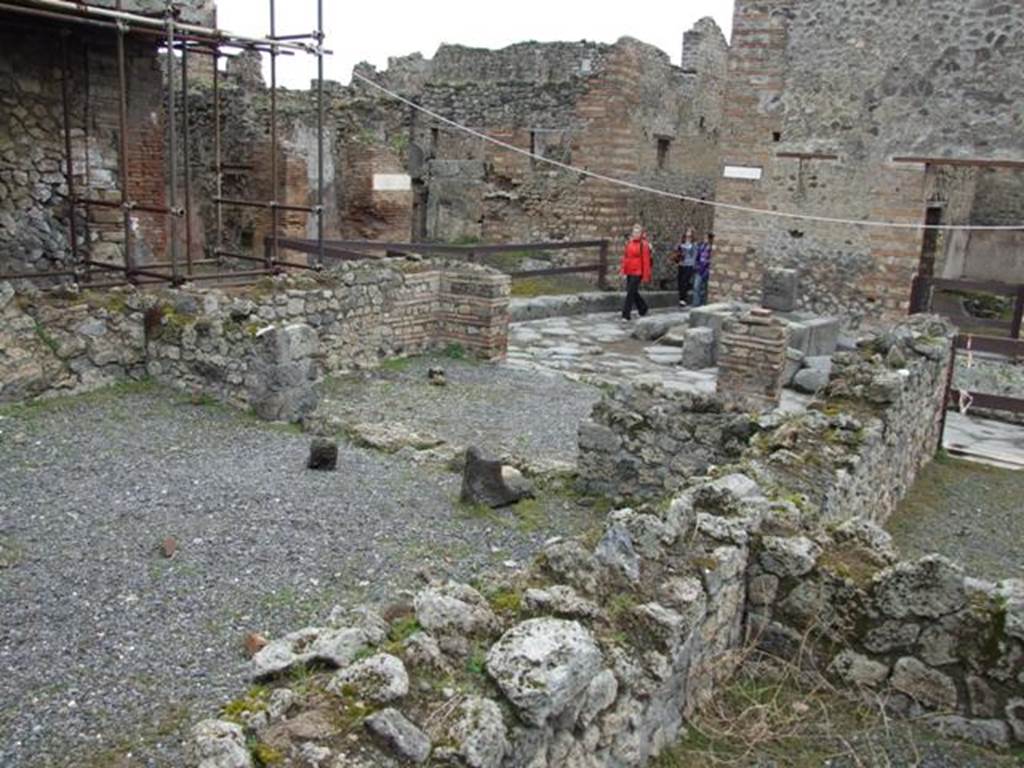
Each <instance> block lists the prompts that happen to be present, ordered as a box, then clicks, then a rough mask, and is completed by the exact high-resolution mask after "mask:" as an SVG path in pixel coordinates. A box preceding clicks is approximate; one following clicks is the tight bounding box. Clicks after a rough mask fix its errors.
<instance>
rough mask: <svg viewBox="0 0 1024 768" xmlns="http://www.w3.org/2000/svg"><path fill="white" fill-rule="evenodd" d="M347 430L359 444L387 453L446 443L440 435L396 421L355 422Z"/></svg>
mask: <svg viewBox="0 0 1024 768" xmlns="http://www.w3.org/2000/svg"><path fill="white" fill-rule="evenodd" d="M347 431H348V434H349V436H350V437H351V438H352V440H353V441H354V442H355V443H356V444H357V445H361V446H363V447H364V448H373V449H374V450H376V451H384V452H385V453H397V452H398V451H400V450H402V449H403V448H413V449H415V450H417V451H425V450H429V449H431V448H436V447H437V446H439V445H441V444H443V443H444V440H442V439H441V438H439V437H435V436H433V435H422V434H419V433H417V432H413V431H412V430H410V429H408V428H406V427H404V426H402V425H401V424H396V423H394V422H389V423H386V424H370V423H367V424H353V425H351V426H350V427H348V429H347Z"/></svg>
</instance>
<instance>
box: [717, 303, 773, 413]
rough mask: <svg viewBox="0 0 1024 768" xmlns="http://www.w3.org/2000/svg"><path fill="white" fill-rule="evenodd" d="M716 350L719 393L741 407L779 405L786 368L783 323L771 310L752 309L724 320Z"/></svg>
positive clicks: (761, 407)
mask: <svg viewBox="0 0 1024 768" xmlns="http://www.w3.org/2000/svg"><path fill="white" fill-rule="evenodd" d="M722 331H723V332H722V339H721V341H720V342H719V347H718V349H719V353H718V395H719V396H720V397H721V398H722V399H723V400H725V401H726V402H730V403H734V404H736V405H739V406H741V407H744V408H754V409H757V410H770V409H772V408H775V407H777V406H778V405H779V402H780V399H781V396H782V380H783V372H784V371H785V367H786V326H785V325H783V323H782V321H781V320H779V319H778V318H777V317H774V316H773V315H772V313H771V310H767V309H760V308H758V309H752V310H750V312H749V313H748V314H746V315H744V316H742V317H739V318H736V319H734V320H731V321H730V322H728V323H726V325H725V327H724V328H723V329H722Z"/></svg>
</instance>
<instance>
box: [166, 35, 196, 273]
mask: <svg viewBox="0 0 1024 768" xmlns="http://www.w3.org/2000/svg"><path fill="white" fill-rule="evenodd" d="M167 55H168V56H169V57H170V58H172V59H173V58H174V55H173V52H172V51H170V50H169V51H168V52H167ZM188 118H189V115H188V46H187V45H182V46H181V134H182V143H183V144H184V147H183V148H182V157H183V158H184V163H185V264H186V267H185V274H187V275H188V276H189V277H191V276H192V163H191V161H190V159H189V147H190V146H191V144H190V142H189V138H190V135H191V134H190V131H189V125H188Z"/></svg>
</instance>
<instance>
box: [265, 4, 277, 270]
mask: <svg viewBox="0 0 1024 768" xmlns="http://www.w3.org/2000/svg"><path fill="white" fill-rule="evenodd" d="M275 18H276V14H275V13H274V0H270V37H271V39H273V38H274V37H276V35H277V24H276V21H275ZM277 202H278V201H277V42H276V41H275V42H274V43H273V44H271V46H270V226H271V230H270V237H271V246H270V254H269V258H268V259H267V269H273V268H274V262H275V261H277V248H278V232H277V218H278V217H277Z"/></svg>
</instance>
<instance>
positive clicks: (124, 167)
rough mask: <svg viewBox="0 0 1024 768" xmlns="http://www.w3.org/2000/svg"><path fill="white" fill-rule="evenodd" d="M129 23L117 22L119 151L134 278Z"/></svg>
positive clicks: (129, 274) (128, 273) (127, 258)
mask: <svg viewBox="0 0 1024 768" xmlns="http://www.w3.org/2000/svg"><path fill="white" fill-rule="evenodd" d="M117 10H118V11H120V10H121V0H117ZM127 31H128V25H127V24H126V23H125V22H124V21H121V20H120V19H119V20H118V22H117V84H118V90H119V92H120V98H119V100H118V110H117V117H118V128H119V130H120V136H119V137H118V139H119V141H118V152H119V154H120V160H121V163H120V165H121V223H122V227H123V229H124V276H125V279H126V280H132V279H133V277H134V272H135V247H134V244H133V242H132V213H131V208H132V206H131V203H130V202H129V198H128V176H129V172H128V170H129V169H128V73H127V70H126V65H125V50H124V47H125V40H124V38H125V34H126V33H127Z"/></svg>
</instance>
